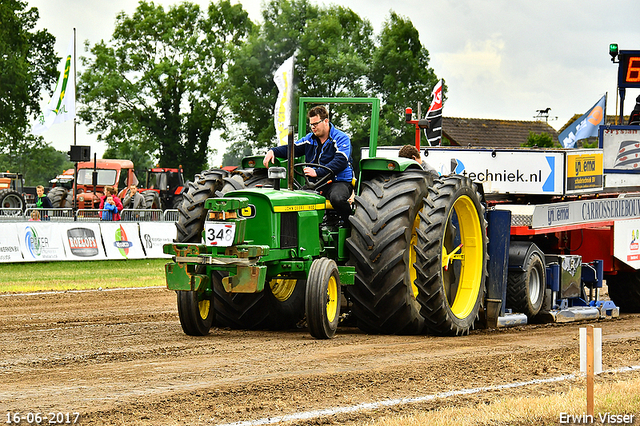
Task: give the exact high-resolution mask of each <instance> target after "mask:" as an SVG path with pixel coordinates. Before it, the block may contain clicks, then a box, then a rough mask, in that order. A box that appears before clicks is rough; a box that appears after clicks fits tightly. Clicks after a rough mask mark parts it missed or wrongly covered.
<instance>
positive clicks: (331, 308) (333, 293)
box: [327, 275, 338, 322]
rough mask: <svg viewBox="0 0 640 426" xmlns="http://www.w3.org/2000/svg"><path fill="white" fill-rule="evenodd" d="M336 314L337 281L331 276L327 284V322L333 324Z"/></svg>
mask: <svg viewBox="0 0 640 426" xmlns="http://www.w3.org/2000/svg"><path fill="white" fill-rule="evenodd" d="M337 314H338V281H336V277H334V276H333V275H331V278H329V282H328V283H327V320H329V322H333V321H334V320H335V319H336V315H337Z"/></svg>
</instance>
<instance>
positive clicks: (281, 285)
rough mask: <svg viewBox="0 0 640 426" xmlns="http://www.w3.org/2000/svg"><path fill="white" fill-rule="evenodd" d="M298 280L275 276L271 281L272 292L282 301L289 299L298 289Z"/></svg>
mask: <svg viewBox="0 0 640 426" xmlns="http://www.w3.org/2000/svg"><path fill="white" fill-rule="evenodd" d="M297 282H298V280H294V279H285V278H274V279H272V280H271V281H270V282H269V286H270V287H271V293H273V296H274V297H275V298H276V299H277V300H278V301H280V302H285V301H287V300H288V299H289V298H290V297H291V295H292V294H293V290H295V289H296V283H297Z"/></svg>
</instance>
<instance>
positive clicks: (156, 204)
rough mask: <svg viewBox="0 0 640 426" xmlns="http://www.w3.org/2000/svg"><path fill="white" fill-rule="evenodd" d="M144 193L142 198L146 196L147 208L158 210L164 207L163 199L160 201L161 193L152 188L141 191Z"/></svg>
mask: <svg viewBox="0 0 640 426" xmlns="http://www.w3.org/2000/svg"><path fill="white" fill-rule="evenodd" d="M140 194H142V198H144V208H145V209H147V210H158V209H162V201H160V195H159V194H158V193H157V192H156V191H154V190H152V189H148V190H146V191H142V192H140Z"/></svg>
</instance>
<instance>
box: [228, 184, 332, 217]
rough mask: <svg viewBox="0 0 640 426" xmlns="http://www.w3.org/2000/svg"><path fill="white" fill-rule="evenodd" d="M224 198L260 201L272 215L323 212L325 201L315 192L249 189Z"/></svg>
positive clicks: (252, 201)
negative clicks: (269, 209)
mask: <svg viewBox="0 0 640 426" xmlns="http://www.w3.org/2000/svg"><path fill="white" fill-rule="evenodd" d="M225 197H244V198H248V199H249V203H252V204H253V203H255V202H256V201H257V200H262V201H263V202H266V203H267V204H268V205H269V206H271V211H272V212H274V213H284V212H301V211H310V210H324V209H325V201H326V199H325V198H324V197H323V196H322V195H319V194H317V193H315V192H307V191H289V190H287V189H281V190H275V189H271V188H266V189H263V188H251V189H242V190H238V191H231V192H228V193H227V194H225Z"/></svg>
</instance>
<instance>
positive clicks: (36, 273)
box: [0, 259, 170, 293]
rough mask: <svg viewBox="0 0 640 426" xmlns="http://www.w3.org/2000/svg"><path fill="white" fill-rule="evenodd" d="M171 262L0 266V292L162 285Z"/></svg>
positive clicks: (113, 261) (141, 261)
mask: <svg viewBox="0 0 640 426" xmlns="http://www.w3.org/2000/svg"><path fill="white" fill-rule="evenodd" d="M169 261H170V259H128V260H95V261H86V262H29V263H10V264H2V265H0V293H23V292H35V291H65V290H87V289H98V288H103V289H104V288H125V287H148V286H164V285H165V276H164V265H165V264H166V263H167V262H169Z"/></svg>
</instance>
